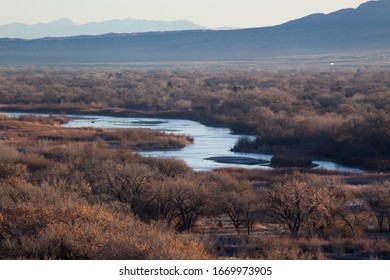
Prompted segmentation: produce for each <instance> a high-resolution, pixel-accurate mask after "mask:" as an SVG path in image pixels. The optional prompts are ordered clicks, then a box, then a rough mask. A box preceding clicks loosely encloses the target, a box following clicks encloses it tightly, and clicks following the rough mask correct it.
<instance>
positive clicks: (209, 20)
mask: <svg viewBox="0 0 390 280" xmlns="http://www.w3.org/2000/svg"><path fill="white" fill-rule="evenodd" d="M367 1H368V0H235V1H231V0H0V24H6V23H12V22H24V23H30V24H31V23H39V22H49V21H52V20H56V19H60V18H69V19H72V20H73V21H75V22H76V23H86V22H91V21H104V20H110V19H125V18H135V19H155V20H169V21H172V20H179V19H186V20H190V21H193V22H195V23H197V24H199V25H203V26H206V27H211V28H216V27H221V26H231V27H260V26H267V25H275V24H278V23H282V22H285V21H288V20H291V19H296V18H299V17H302V16H305V15H308V14H311V13H315V12H322V13H329V12H332V11H335V10H339V9H342V8H349V7H353V8H355V7H357V6H358V5H359V4H361V3H364V2H367Z"/></svg>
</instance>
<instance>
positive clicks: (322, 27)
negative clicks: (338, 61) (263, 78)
mask: <svg viewBox="0 0 390 280" xmlns="http://www.w3.org/2000/svg"><path fill="white" fill-rule="evenodd" d="M389 15H390V1H389V0H381V1H370V2H367V3H365V4H362V5H360V6H359V7H358V8H357V9H346V10H340V11H337V12H334V13H331V14H327V15H324V14H313V15H310V16H307V17H304V18H302V19H298V20H294V21H291V22H287V23H285V24H282V25H278V26H274V27H266V28H251V29H239V30H220V31H212V30H191V31H171V32H147V33H132V34H114V33H110V34H105V35H100V36H75V37H65V38H44V39H37V40H20V39H0V61H1V62H0V63H1V64H3V65H4V64H61V63H124V62H149V61H199V60H202V61H214V60H236V59H253V58H263V57H269V56H286V55H287V56H288V55H306V54H324V53H340V52H344V53H345V52H348V53H350V52H362V51H378V50H387V49H389V47H390V16H389Z"/></svg>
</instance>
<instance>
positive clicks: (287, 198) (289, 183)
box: [266, 173, 320, 238]
mask: <svg viewBox="0 0 390 280" xmlns="http://www.w3.org/2000/svg"><path fill="white" fill-rule="evenodd" d="M309 177H310V176H309V175H305V174H301V173H293V174H292V175H286V176H283V177H282V178H281V180H280V181H279V182H276V183H274V184H273V185H272V187H271V188H270V189H269V190H268V191H267V193H266V199H267V211H268V215H269V216H270V217H271V218H273V219H274V220H276V221H278V222H280V223H282V224H284V225H286V226H287V227H288V229H289V230H290V234H291V236H292V237H294V238H296V237H298V234H299V232H300V230H301V228H302V227H303V226H304V225H305V224H306V223H307V222H308V221H309V220H310V219H311V218H312V217H313V216H314V214H315V213H317V212H318V210H319V206H320V201H319V199H318V197H317V195H316V193H317V190H316V187H315V186H314V185H313V184H311V182H310V178H309Z"/></svg>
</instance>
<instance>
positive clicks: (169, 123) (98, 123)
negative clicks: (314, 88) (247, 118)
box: [0, 112, 362, 172]
mask: <svg viewBox="0 0 390 280" xmlns="http://www.w3.org/2000/svg"><path fill="white" fill-rule="evenodd" d="M0 113H1V112H0ZM1 114H5V115H8V116H13V117H17V116H19V115H21V114H24V113H1ZM36 115H41V116H45V115H44V114H36ZM67 116H68V117H69V119H70V120H69V122H68V123H67V124H65V125H64V126H67V127H96V128H146V129H154V130H160V131H164V132H167V133H174V134H184V135H189V136H192V137H194V139H195V142H194V143H193V144H190V145H187V146H186V147H185V148H183V149H181V150H172V151H152V152H140V154H141V155H143V156H158V157H175V158H178V159H182V160H184V161H185V162H186V163H187V164H188V165H189V166H190V167H191V168H193V169H194V170H196V171H201V170H210V169H216V168H221V167H240V168H261V169H271V167H270V166H268V165H267V164H264V165H244V164H225V163H218V162H215V161H212V160H206V158H210V157H249V158H255V159H259V160H264V161H270V160H271V158H272V155H270V154H249V153H235V152H232V151H230V149H231V148H232V147H233V146H234V144H235V142H236V141H237V139H238V138H240V137H241V136H244V135H235V134H232V133H231V130H230V129H228V128H216V127H210V126H205V125H202V124H201V123H198V122H195V121H190V120H178V119H161V118H130V117H108V116H85V115H67ZM313 163H314V164H316V165H318V168H321V169H327V170H337V171H342V172H362V170H361V169H358V168H353V167H348V166H344V165H341V164H338V163H335V162H332V161H324V160H315V161H313Z"/></svg>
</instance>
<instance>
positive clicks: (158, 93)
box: [0, 67, 390, 259]
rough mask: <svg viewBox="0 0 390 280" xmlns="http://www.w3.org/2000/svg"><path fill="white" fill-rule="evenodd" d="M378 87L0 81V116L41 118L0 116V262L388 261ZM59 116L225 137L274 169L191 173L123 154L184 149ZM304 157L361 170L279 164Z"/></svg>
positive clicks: (10, 71)
mask: <svg viewBox="0 0 390 280" xmlns="http://www.w3.org/2000/svg"><path fill="white" fill-rule="evenodd" d="M389 88H390V71H386V70H383V69H380V70H375V69H371V70H343V71H322V70H321V71H319V70H318V71H314V70H310V71H309V70H293V71H286V70H272V71H271V70H270V71H267V72H266V71H258V70H256V71H243V70H225V71H219V72H213V71H207V70H205V71H189V70H180V71H179V70H169V69H159V70H134V69H126V68H122V69H121V68H112V67H105V68H36V67H22V68H12V67H7V68H2V69H0V111H3V112H6V111H19V112H30V113H33V112H45V113H53V114H54V113H56V115H53V116H48V117H39V116H36V115H23V116H20V117H16V118H12V117H8V116H6V115H1V116H0V128H1V137H0V193H1V194H0V258H1V259H230V258H232V259H237V258H239V259H388V258H390V239H389V232H390V180H389V179H390V173H389V169H390V154H389V153H390V115H389V112H390V98H389V97H390V91H389ZM70 113H79V114H85V115H88V114H102V115H113V116H160V117H171V118H186V119H191V120H197V121H200V122H202V123H205V124H209V125H214V126H221V127H229V128H231V129H232V131H233V132H237V133H238V132H240V133H247V134H252V135H255V136H256V138H255V139H254V140H253V139H252V138H242V139H240V140H239V141H238V142H237V143H236V146H235V147H234V149H235V150H241V151H243V150H244V151H249V152H272V153H274V154H275V155H277V156H276V157H275V159H274V161H279V162H287V163H286V164H285V166H284V167H283V168H273V169H271V170H261V169H251V170H249V169H238V168H224V169H218V170H210V171H201V172H199V171H198V172H196V171H194V170H192V169H191V168H189V167H188V166H187V165H186V164H185V162H183V161H181V160H178V159H172V158H154V157H142V156H140V155H138V154H137V153H134V152H136V151H143V150H161V149H181V148H183V147H184V146H185V145H188V144H190V143H192V142H193V141H194V139H192V138H191V137H190V136H186V135H180V136H177V135H173V134H169V133H164V132H157V131H152V130H145V129H115V130H112V129H95V128H67V127H65V126H62V124H65V123H67V121H68V117H67V114H70ZM195 141H196V140H195ZM312 157H316V158H330V159H334V160H337V161H339V162H342V163H347V164H350V165H354V166H359V167H361V168H362V169H363V170H364V172H361V173H342V172H337V171H326V170H319V169H312V168H307V167H300V166H296V165H294V166H291V164H290V163H291V161H294V162H295V161H299V160H300V159H304V160H306V158H309V159H311V158H312ZM297 159H298V160H297ZM304 160H301V161H304Z"/></svg>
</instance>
